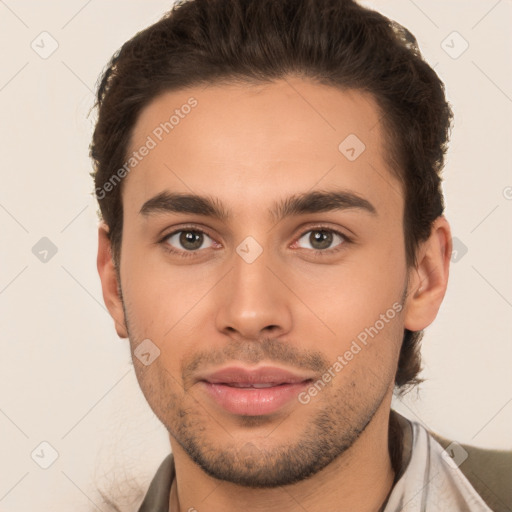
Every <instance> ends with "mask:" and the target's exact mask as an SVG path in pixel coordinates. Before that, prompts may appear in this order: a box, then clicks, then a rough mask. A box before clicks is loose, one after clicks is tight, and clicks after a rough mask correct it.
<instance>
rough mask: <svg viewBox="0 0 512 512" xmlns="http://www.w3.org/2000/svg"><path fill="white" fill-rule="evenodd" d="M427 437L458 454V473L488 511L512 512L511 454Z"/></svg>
mask: <svg viewBox="0 0 512 512" xmlns="http://www.w3.org/2000/svg"><path fill="white" fill-rule="evenodd" d="M429 433H430V435H431V436H432V437H433V438H434V439H435V440H436V441H437V442H438V443H439V444H440V445H441V446H442V447H443V448H444V449H447V448H448V449H449V451H452V450H453V452H456V451H457V450H459V451H460V460H461V461H462V462H461V463H460V465H459V469H460V470H461V471H462V473H463V474H464V476H465V477H466V478H467V479H468V480H469V482H470V483H471V485H472V486H473V487H474V488H475V490H476V491H477V492H478V494H480V496H481V497H482V499H483V500H484V501H485V502H486V503H487V505H488V506H489V508H491V509H492V510H493V511H494V512H510V511H512V450H491V449H486V448H477V447H476V446H471V445H467V444H461V443H457V442H456V441H452V440H450V439H446V438H445V437H443V436H440V435H439V434H437V433H435V432H431V431H429ZM459 447H461V448H462V449H463V450H464V451H463V450H461V449H460V448H459Z"/></svg>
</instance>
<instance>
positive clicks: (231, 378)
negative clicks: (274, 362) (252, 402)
mask: <svg viewBox="0 0 512 512" xmlns="http://www.w3.org/2000/svg"><path fill="white" fill-rule="evenodd" d="M310 379H312V376H311V375H305V374H298V373H293V372H292V371H290V370H285V369H283V368H278V367H276V366H260V367H259V368H244V367H241V366H227V367H225V368H222V369H220V370H217V371H214V372H211V373H204V374H202V375H199V376H198V380H199V381H206V382H209V383H210V384H275V385H276V386H277V385H280V384H296V383H299V382H304V381H307V380H310Z"/></svg>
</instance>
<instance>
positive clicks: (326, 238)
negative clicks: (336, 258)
mask: <svg viewBox="0 0 512 512" xmlns="http://www.w3.org/2000/svg"><path fill="white" fill-rule="evenodd" d="M310 242H311V246H312V247H314V248H315V249H327V248H329V246H330V245H331V244H332V233H330V232H329V231H323V230H316V231H312V232H311V236H310ZM318 242H319V243H320V246H318V245H316V244H317V243H318Z"/></svg>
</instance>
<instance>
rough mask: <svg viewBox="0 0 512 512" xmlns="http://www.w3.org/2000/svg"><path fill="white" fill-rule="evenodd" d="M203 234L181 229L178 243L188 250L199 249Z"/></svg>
mask: <svg viewBox="0 0 512 512" xmlns="http://www.w3.org/2000/svg"><path fill="white" fill-rule="evenodd" d="M202 237H203V235H202V234H201V233H198V232H197V231H182V232H181V234H180V244H181V245H182V246H183V247H184V248H186V249H189V250H194V249H199V248H200V247H201V245H202V244H203V238H202Z"/></svg>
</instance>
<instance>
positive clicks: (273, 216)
mask: <svg viewBox="0 0 512 512" xmlns="http://www.w3.org/2000/svg"><path fill="white" fill-rule="evenodd" d="M191 97H193V98H195V100H196V101H197V104H196V105H195V106H194V107H193V108H190V109H189V108H184V109H182V108H181V107H182V105H185V104H187V101H188V100H189V98H191ZM176 109H178V110H180V113H181V115H180V116H178V117H179V122H176V118H175V119H174V120H173V124H174V127H173V128H172V129H169V125H167V130H168V131H169V133H166V132H165V130H162V127H161V123H165V122H166V121H168V120H169V118H170V116H171V115H172V114H173V113H174V111H175V110H176ZM185 112H189V113H185ZM158 127H160V129H158ZM148 137H150V138H151V140H152V141H153V142H154V143H155V144H153V143H152V142H149V139H148ZM347 137H349V138H348V139H347ZM356 137H357V138H356ZM159 139H161V140H159ZM345 139H347V141H346V142H345V143H344V144H342V145H341V148H340V143H342V142H343V141H344V140H345ZM361 143H362V144H364V146H365V148H364V151H362V152H361V150H362V149H363V146H362V144H361ZM144 145H146V146H150V150H149V151H148V152H147V153H148V154H147V156H145V157H144V158H143V159H142V160H141V161H140V163H138V164H137V166H136V167H135V168H134V169H133V170H132V171H131V172H130V174H129V175H128V176H127V178H126V180H125V183H124V185H123V187H124V188H123V195H122V200H123V207H124V219H123V239H122V247H121V263H120V278H121V288H122V296H123V303H124V313H125V320H126V325H127V328H128V333H129V337H130V342H131V348H132V351H134V350H136V349H137V346H138V345H139V344H140V343H141V342H143V340H151V343H149V344H148V342H147V341H145V342H144V343H146V345H144V346H143V347H146V349H147V350H145V352H147V353H149V354H150V355H149V356H148V355H146V356H143V357H142V360H143V361H144V358H146V362H148V360H150V359H151V358H152V354H156V353H157V351H156V348H155V347H154V346H156V347H158V349H159V350H160V355H159V356H158V357H157V358H156V359H155V360H154V361H153V362H151V364H148V365H145V364H143V362H141V361H140V360H139V359H138V358H137V357H134V365H135V370H136V373H137V377H138V379H139V382H140V385H141V388H142V390H143V392H144V394H145V396H146V399H147V400H148V402H149V404H150V406H151V407H152V409H153V411H154V412H155V414H156V415H157V416H158V418H159V419H160V420H161V421H162V422H163V423H164V425H165V426H166V427H167V429H168V430H169V433H170V435H171V440H173V439H174V440H175V441H174V442H177V443H179V445H180V447H181V448H182V449H184V450H185V452H187V453H188V455H189V456H190V457H191V458H192V459H193V460H194V461H195V462H196V463H198V464H199V465H200V466H201V467H202V468H203V469H204V470H205V471H206V472H207V473H209V474H210V475H213V476H215V477H217V478H220V479H226V480H230V481H233V482H237V483H241V484H244V485H252V486H274V485H283V484H286V483H291V482H294V481H297V480H300V479H302V478H305V477H306V476H308V475H310V474H313V473H315V472H317V471H319V470H320V469H321V468H323V467H325V466H326V465H327V464H328V463H329V462H331V461H332V460H333V459H334V458H336V457H337V456H338V455H340V454H341V453H343V452H344V451H345V450H347V449H348V448H349V447H350V446H352V444H353V443H354V442H355V441H356V439H357V438H358V436H359V434H361V432H363V431H364V429H365V427H366V426H367V425H368V423H369V422H370V421H371V420H372V418H373V417H374V416H375V415H376V414H377V413H378V412H379V411H381V412H382V411H384V410H388V411H389V403H390V400H391V393H392V389H393V383H394V375H395V372H396V367H397V361H398V354H399V350H400V345H401V342H402V337H403V329H404V319H403V314H404V311H403V310H402V305H403V298H404V293H405V291H406V282H407V269H406V262H405V249H404V239H403V231H402V229H403V228H402V226H403V224H402V216H403V191H402V188H401V185H400V183H399V182H398V181H397V179H396V178H395V177H394V176H393V175H392V174H391V172H390V171H389V170H388V169H387V168H386V164H385V147H384V144H383V137H382V132H381V125H380V124H379V112H378V110H377V107H376V104H375V103H374V101H373V100H372V98H371V97H370V96H368V95H364V94H363V93H360V92H357V91H347V92H341V91H339V90H337V89H334V88H329V87H326V86H321V85H317V84H313V83H310V82H306V81H302V80H299V79H290V80H288V81H279V82H276V83H274V84H272V85H268V86H265V87H263V86H258V87H254V86H248V85H246V86H242V85H229V86H227V85H223V86H210V87H207V88H199V87H197V88H192V89H189V90H186V91H185V90H182V91H178V92H172V93H166V94H165V95H162V96H160V97H159V98H157V99H156V100H155V101H154V102H153V103H151V104H150V105H149V106H148V107H147V108H145V109H144V110H143V112H142V114H141V116H140V118H139V119H138V122H137V124H136V126H135V128H134V133H133V137H132V141H131V146H130V150H129V153H130V154H131V152H132V151H137V150H139V149H140V148H141V147H142V146H144ZM152 146H154V147H152ZM351 148H352V149H351ZM315 191H317V192H322V193H326V192H337V193H350V194H352V195H353V196H357V197H358V198H360V199H363V200H364V201H359V203H355V202H354V201H352V202H351V203H350V202H349V203H347V202H345V203H344V204H345V206H347V205H348V206H349V207H341V206H343V205H341V206H338V207H336V208H332V206H333V205H334V204H335V203H334V202H332V201H331V202H330V207H329V205H328V207H325V205H324V207H320V205H321V204H324V203H321V200H320V199H318V198H317V201H309V202H307V204H306V202H303V203H302V206H306V208H302V209H301V208H295V209H294V210H293V211H290V209H287V208H285V207H283V206H286V205H287V204H291V203H290V199H293V198H297V197H299V196H301V195H305V194H310V193H312V192H315ZM164 193H169V194H171V193H172V194H189V195H198V196H202V197H205V198H209V199H210V200H211V201H213V202H214V204H215V205H216V206H217V207H218V209H221V210H222V211H224V213H226V216H221V217H217V216H214V215H213V214H212V212H208V211H206V212H205V211H203V212H202V213H201V211H195V207H194V208H192V207H191V205H192V203H191V202H188V203H186V202H185V201H175V202H174V205H175V206H176V205H181V206H182V207H183V208H181V209H182V210H186V211H172V208H166V207H165V204H164V203H165V201H160V202H158V205H159V208H156V205H157V202H156V201H150V200H151V199H153V198H155V197H156V196H159V195H161V194H164ZM166 204H167V206H169V202H168V203H166ZM336 204H339V203H336ZM187 205H188V206H187ZM276 205H281V208H278V207H276ZM185 206H186V208H185ZM296 206H297V205H296ZM298 206H300V204H299V205H298ZM174 209H176V210H179V208H174ZM141 210H142V212H141ZM271 212H273V213H271ZM204 213H208V214H206V215H205V214H204ZM283 213H284V214H285V215H284V216H282V215H281V214H283ZM171 251H172V252H171ZM404 307H405V306H404ZM350 354H352V356H350ZM336 363H338V364H336ZM329 376H330V377H329ZM318 381H320V383H318ZM315 383H316V386H315ZM315 390H316V392H315ZM176 446H177V445H176Z"/></svg>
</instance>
